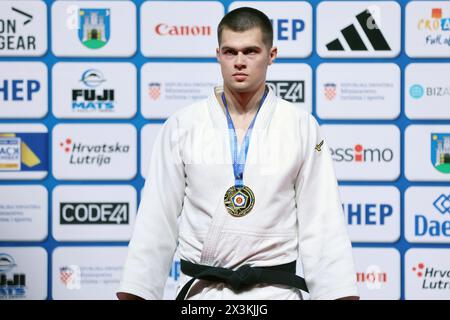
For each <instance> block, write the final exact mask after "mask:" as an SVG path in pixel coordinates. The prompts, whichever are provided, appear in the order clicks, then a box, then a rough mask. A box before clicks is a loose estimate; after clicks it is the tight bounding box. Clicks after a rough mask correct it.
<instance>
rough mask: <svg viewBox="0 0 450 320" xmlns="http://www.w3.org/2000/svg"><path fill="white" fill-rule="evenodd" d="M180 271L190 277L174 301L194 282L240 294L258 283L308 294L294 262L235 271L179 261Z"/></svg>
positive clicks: (248, 267) (241, 268)
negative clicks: (209, 283) (218, 285)
mask: <svg viewBox="0 0 450 320" xmlns="http://www.w3.org/2000/svg"><path fill="white" fill-rule="evenodd" d="M181 271H182V272H183V273H184V274H185V275H188V276H190V277H192V279H191V280H189V281H188V282H187V283H186V284H185V285H184V287H183V288H182V289H181V290H180V292H179V293H178V295H177V298H176V300H184V299H185V298H186V295H187V294H188V292H189V289H190V288H191V286H192V284H193V283H194V281H195V280H197V279H201V280H207V281H215V282H223V283H226V284H227V285H229V286H231V288H232V289H233V290H234V291H236V292H240V291H243V290H245V289H247V288H249V287H252V286H254V285H256V284H259V283H266V284H278V285H285V286H289V287H294V288H297V289H301V290H303V291H305V292H309V291H308V288H307V286H306V282H305V279H303V278H302V277H299V276H297V275H296V274H295V271H296V262H295V261H293V262H291V263H287V264H282V265H279V266H273V267H250V266H249V265H243V266H241V267H239V268H238V269H237V270H231V269H227V268H221V267H211V266H205V265H201V264H195V263H192V262H188V261H185V260H181Z"/></svg>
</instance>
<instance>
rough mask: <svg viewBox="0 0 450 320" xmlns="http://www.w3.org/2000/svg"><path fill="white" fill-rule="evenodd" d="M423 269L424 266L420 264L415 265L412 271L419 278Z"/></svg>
mask: <svg viewBox="0 0 450 320" xmlns="http://www.w3.org/2000/svg"><path fill="white" fill-rule="evenodd" d="M424 269H425V265H424V264H423V263H422V262H421V263H419V264H418V265H417V267H413V268H412V270H413V271H414V272H415V273H416V274H417V276H418V277H419V278H421V277H422V276H423V271H424Z"/></svg>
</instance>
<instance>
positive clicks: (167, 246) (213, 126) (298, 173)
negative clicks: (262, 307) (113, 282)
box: [118, 87, 358, 299]
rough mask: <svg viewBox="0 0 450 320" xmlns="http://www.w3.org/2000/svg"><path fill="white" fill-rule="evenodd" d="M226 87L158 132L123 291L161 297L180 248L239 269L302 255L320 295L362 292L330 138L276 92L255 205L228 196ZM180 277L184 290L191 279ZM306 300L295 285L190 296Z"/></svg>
mask: <svg viewBox="0 0 450 320" xmlns="http://www.w3.org/2000/svg"><path fill="white" fill-rule="evenodd" d="M220 90H222V89H221V88H220V87H219V88H216V89H215V92H213V93H212V94H211V95H210V97H209V98H208V99H207V100H205V101H201V102H197V103H195V104H193V105H191V106H189V107H186V108H183V109H181V110H179V111H178V112H176V113H175V114H173V115H172V116H171V117H170V118H169V119H168V120H167V121H166V122H165V124H164V125H163V127H162V129H161V131H160V132H159V134H158V137H157V139H156V141H155V143H154V146H153V151H152V157H151V161H150V169H149V173H148V176H147V180H146V183H145V186H144V190H143V196H142V200H141V203H140V206H139V210H138V214H137V218H136V222H135V229H134V234H133V237H132V239H131V241H130V244H129V251H128V258H127V261H126V264H125V268H124V273H123V278H122V282H121V285H120V288H119V290H118V291H121V292H128V293H132V294H135V295H138V296H141V297H143V298H146V299H161V298H162V297H163V290H164V285H165V282H166V280H167V277H168V273H169V270H170V266H171V263H172V259H173V255H174V253H175V250H176V249H177V246H178V250H179V256H180V258H181V259H184V260H187V261H190V262H194V263H200V264H205V265H211V266H220V267H226V268H232V269H236V268H238V267H239V266H241V265H243V264H248V265H251V266H273V265H280V264H285V263H289V262H292V261H295V260H298V259H299V257H300V258H301V259H300V260H301V263H302V267H303V271H304V276H305V280H306V283H307V286H308V288H309V291H310V298H311V299H335V298H340V297H344V296H355V295H358V292H357V286H356V273H355V268H354V263H353V257H352V250H351V242H350V240H349V238H348V234H347V227H346V224H345V219H344V214H343V210H342V205H341V201H340V199H339V193H338V186H337V181H336V176H335V173H334V168H333V162H332V159H331V156H330V152H329V149H328V147H327V144H326V141H324V142H323V144H322V145H320V146H318V145H319V144H320V142H321V141H322V140H323V137H322V136H321V133H320V128H319V126H318V124H317V122H316V120H315V119H314V117H313V116H312V115H310V114H309V113H307V112H306V111H303V110H302V109H300V108H298V107H296V106H294V105H293V104H291V103H289V102H287V101H284V100H282V99H279V98H277V97H276V96H275V94H274V93H273V92H272V91H269V93H268V95H267V98H266V100H265V102H264V103H263V105H262V106H261V108H260V110H259V113H258V115H257V118H256V120H255V124H254V128H253V132H252V136H251V140H250V146H249V150H248V156H247V162H246V165H245V172H244V184H245V185H247V186H249V187H250V188H251V189H252V190H253V192H254V194H255V205H254V207H253V209H252V211H251V212H250V213H249V214H248V215H246V216H244V217H239V218H236V217H233V216H231V215H230V214H229V213H228V212H227V211H226V208H225V206H224V200H223V198H224V194H225V192H226V190H227V189H228V188H229V187H230V186H232V185H234V175H233V167H232V161H231V153H230V141H229V133H228V126H227V119H226V114H225V113H224V110H223V108H222V106H221V105H220V104H219V101H218V96H217V95H218V94H219V95H220ZM316 146H318V147H317V148H316ZM300 260H299V262H300ZM180 279H181V280H180V283H181V286H182V285H183V284H184V283H186V282H187V281H188V280H189V277H187V276H185V275H181V278H180ZM301 298H302V295H301V293H300V292H299V290H297V289H295V288H288V287H284V286H273V285H265V284H260V285H257V286H255V287H254V288H252V289H250V290H247V291H245V292H241V293H235V292H234V291H233V290H232V289H231V288H229V287H228V286H226V285H224V284H223V283H211V282H207V281H203V280H199V281H197V282H196V283H195V284H194V285H193V286H192V289H191V291H190V294H189V299H301Z"/></svg>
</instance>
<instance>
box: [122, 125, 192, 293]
mask: <svg viewBox="0 0 450 320" xmlns="http://www.w3.org/2000/svg"><path fill="white" fill-rule="evenodd" d="M178 133H179V130H178V120H177V118H174V117H172V118H169V119H168V120H167V121H166V122H165V123H164V125H163V127H162V128H161V130H160V132H159V133H158V136H157V138H156V140H155V143H154V145H153V150H152V156H151V160H150V167H149V171H148V175H147V179H146V181H145V185H144V189H143V191H142V198H141V202H140V205H139V209H138V213H137V216H136V222H135V225H134V232H133V236H132V238H131V241H130V244H129V246H128V256H127V260H126V263H125V267H124V271H123V276H122V282H121V285H120V287H119V289H118V292H120V293H121V294H120V295H119V294H118V298H119V299H120V298H130V296H129V295H130V294H131V295H134V296H137V297H141V298H144V299H162V297H163V293H164V286H165V282H166V280H167V277H168V274H169V270H170V266H171V264H172V261H173V256H174V254H175V251H176V248H177V243H178V217H179V215H180V213H181V210H182V207H183V200H184V194H185V172H184V165H183V162H182V161H181V157H180V150H179V147H180V141H179V136H178ZM122 293H123V294H122Z"/></svg>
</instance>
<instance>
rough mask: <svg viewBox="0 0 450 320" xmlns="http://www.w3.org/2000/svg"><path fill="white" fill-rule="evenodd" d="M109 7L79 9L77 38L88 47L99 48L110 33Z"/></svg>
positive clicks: (106, 40) (103, 44) (106, 41)
mask: <svg viewBox="0 0 450 320" xmlns="http://www.w3.org/2000/svg"><path fill="white" fill-rule="evenodd" d="M110 15H111V12H110V9H97V8H95V9H80V11H79V17H80V20H79V26H80V27H79V29H78V38H79V39H80V41H81V43H82V44H83V45H84V46H85V47H87V48H89V49H100V48H102V47H104V46H105V45H106V43H108V40H109V35H110Z"/></svg>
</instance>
